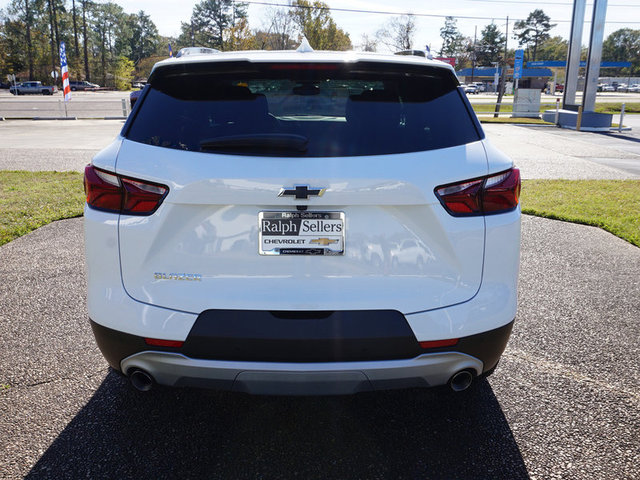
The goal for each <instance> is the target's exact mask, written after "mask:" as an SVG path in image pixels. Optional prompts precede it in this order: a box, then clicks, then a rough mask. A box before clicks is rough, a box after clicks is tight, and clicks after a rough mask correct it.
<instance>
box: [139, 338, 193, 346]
mask: <svg viewBox="0 0 640 480" xmlns="http://www.w3.org/2000/svg"><path fill="white" fill-rule="evenodd" d="M144 342H145V343H146V344H147V345H152V346H154V347H172V348H180V347H182V345H184V342H181V341H179V340H162V339H160V338H145V339H144Z"/></svg>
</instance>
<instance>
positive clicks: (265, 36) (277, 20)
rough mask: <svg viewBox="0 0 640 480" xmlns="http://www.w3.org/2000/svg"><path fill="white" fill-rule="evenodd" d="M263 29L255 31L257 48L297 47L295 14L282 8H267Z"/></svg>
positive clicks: (284, 48)
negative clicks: (294, 37)
mask: <svg viewBox="0 0 640 480" xmlns="http://www.w3.org/2000/svg"><path fill="white" fill-rule="evenodd" d="M265 18H266V22H265V25H264V27H263V28H264V30H263V31H257V32H256V33H255V37H256V43H257V48H260V49H263V50H290V49H292V48H293V47H295V45H296V42H295V41H294V39H293V35H294V33H295V32H294V30H295V23H294V19H293V15H291V13H290V12H289V11H288V10H287V11H285V10H284V9H282V8H269V9H267V12H266V15H265Z"/></svg>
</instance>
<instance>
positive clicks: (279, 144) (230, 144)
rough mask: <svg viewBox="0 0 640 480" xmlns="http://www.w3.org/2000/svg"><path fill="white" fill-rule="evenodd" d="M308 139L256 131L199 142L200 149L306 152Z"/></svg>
mask: <svg viewBox="0 0 640 480" xmlns="http://www.w3.org/2000/svg"><path fill="white" fill-rule="evenodd" d="M308 143H309V139H308V138H307V137H304V136H302V135H293V134H290V133H256V134H246V135H229V136H226V137H216V138H208V139H205V140H202V141H201V142H200V148H201V149H202V150H209V151H211V150H214V151H229V150H232V151H251V152H256V153H261V152H265V153H266V152H274V151H277V152H293V153H295V152H298V153H302V152H306V151H307V144H308Z"/></svg>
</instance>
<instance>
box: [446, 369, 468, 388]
mask: <svg viewBox="0 0 640 480" xmlns="http://www.w3.org/2000/svg"><path fill="white" fill-rule="evenodd" d="M472 383H473V374H472V373H471V372H470V371H469V370H460V371H459V372H458V373H455V374H454V375H453V376H452V377H451V378H450V379H449V387H450V388H451V390H453V391H454V392H462V391H463V390H466V389H467V388H469V387H470V386H471V384H472Z"/></svg>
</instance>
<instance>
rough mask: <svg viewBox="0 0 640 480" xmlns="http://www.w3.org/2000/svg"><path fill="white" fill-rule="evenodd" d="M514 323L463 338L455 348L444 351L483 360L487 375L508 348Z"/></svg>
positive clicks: (484, 371) (483, 370)
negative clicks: (464, 354)
mask: <svg viewBox="0 0 640 480" xmlns="http://www.w3.org/2000/svg"><path fill="white" fill-rule="evenodd" d="M513 322H514V321H513V320H512V321H511V322H509V323H507V324H506V325H505V326H504V327H500V328H496V329H494V330H489V331H487V332H483V333H478V334H476V335H470V336H468V337H462V338H461V339H460V341H459V342H458V344H457V345H456V346H455V347H453V348H450V347H449V348H444V349H442V350H443V351H449V352H450V351H457V352H462V353H466V354H467V355H471V356H472V357H475V358H477V359H478V360H482V363H483V364H484V366H483V369H482V373H486V372H488V371H489V370H491V369H492V368H494V367H495V366H496V365H497V364H498V360H500V356H501V355H502V352H504V349H505V348H506V347H507V341H508V340H509V337H510V336H511V330H512V329H513Z"/></svg>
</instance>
